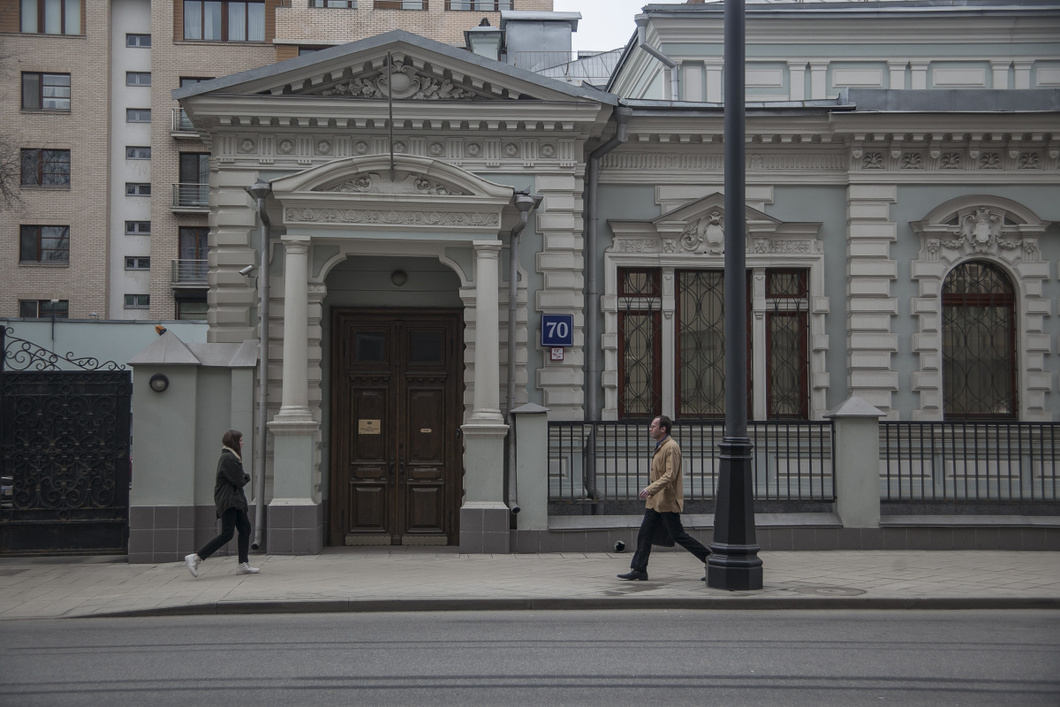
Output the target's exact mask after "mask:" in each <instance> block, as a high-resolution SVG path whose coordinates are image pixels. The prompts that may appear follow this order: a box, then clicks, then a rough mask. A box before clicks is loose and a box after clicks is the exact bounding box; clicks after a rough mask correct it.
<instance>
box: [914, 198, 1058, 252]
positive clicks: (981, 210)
mask: <svg viewBox="0 0 1060 707" xmlns="http://www.w3.org/2000/svg"><path fill="white" fill-rule="evenodd" d="M1004 226H1005V211H1003V210H999V209H991V208H990V207H986V206H973V207H971V208H968V209H962V210H961V211H959V212H958V214H957V229H956V230H954V231H952V234H953V235H954V236H955V237H954V238H931V239H928V240H927V242H926V243H925V244H924V246H925V249H926V251H927V253H929V254H930V255H931V256H932V257H933V258H938V257H939V254H940V253H941V251H942V250H943V249H946V250H950V251H958V252H962V253H980V254H981V253H989V254H995V255H996V254H999V253H1000V252H1001V251H1009V252H1012V251H1017V250H1021V251H1023V254H1024V256H1025V257H1027V258H1031V259H1034V258H1036V257H1037V255H1038V244H1037V240H1036V239H1031V238H1005V237H1004V236H1003V232H1002V229H1003V228H1004Z"/></svg>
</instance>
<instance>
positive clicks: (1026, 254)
mask: <svg viewBox="0 0 1060 707" xmlns="http://www.w3.org/2000/svg"><path fill="white" fill-rule="evenodd" d="M910 225H911V226H912V227H913V231H914V232H915V233H917V234H918V235H919V236H920V238H921V248H920V260H922V261H925V262H938V261H943V262H946V263H956V262H958V261H960V260H963V259H965V258H968V257H972V256H984V255H985V256H992V257H996V258H1000V259H1002V260H1005V261H1007V262H1010V263H1012V262H1016V261H1020V262H1025V263H1035V262H1040V261H1041V259H1042V254H1041V250H1040V249H1039V246H1038V240H1039V238H1040V237H1041V235H1042V234H1043V233H1044V232H1045V229H1046V227H1047V226H1048V225H1049V222H1047V221H1042V220H1041V219H1039V218H1038V217H1037V216H1036V215H1035V214H1034V213H1033V212H1031V211H1030V210H1029V209H1027V208H1026V207H1024V206H1022V205H1021V204H1018V203H1016V202H1013V201H1010V200H1007V199H1000V198H998V197H991V196H969V197H963V198H961V199H957V200H954V201H951V202H947V204H943V205H942V206H940V207H939V208H937V209H935V210H934V211H932V212H931V213H930V214H928V217H927V218H925V219H924V220H923V221H915V222H913V223H911V224H910Z"/></svg>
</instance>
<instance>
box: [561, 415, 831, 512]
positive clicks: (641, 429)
mask: <svg viewBox="0 0 1060 707" xmlns="http://www.w3.org/2000/svg"><path fill="white" fill-rule="evenodd" d="M748 436H749V437H750V438H751V443H752V445H753V449H752V452H751V455H752V464H751V466H752V474H753V476H754V497H755V499H756V500H757V501H818V502H832V501H834V500H835V468H834V465H833V460H834V458H835V453H834V452H835V448H834V435H833V430H832V422H831V421H830V420H825V421H805V420H799V421H790V422H786V421H762V422H751V423H748ZM673 437H674V439H675V440H677V442H678V444H680V445H681V452H682V460H683V473H684V492H685V502H686V504H689V503H695V502H697V501H712V500H713V499H714V498H715V497H716V492H717V487H718V468H719V464H720V452H719V449H718V445H719V444H720V443H721V441H722V438H723V437H724V423H723V422H722V421H720V420H719V421H717V422H713V421H704V422H683V423H674V429H673ZM654 447H655V442H654V441H652V440H651V438H649V437H648V422H647V421H637V422H634V421H620V422H600V421H594V422H550V423H549V457H548V458H549V501H550V502H552V503H560V504H562V503H565V502H566V503H576V504H606V503H608V502H626V501H636V500H637V493H638V492H639V491H640V490H641V489H642V488H644V487H645V486H647V485H648V477H649V465H650V463H651V456H652V452H653V450H654Z"/></svg>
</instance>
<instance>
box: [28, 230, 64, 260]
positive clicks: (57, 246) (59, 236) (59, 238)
mask: <svg viewBox="0 0 1060 707" xmlns="http://www.w3.org/2000/svg"><path fill="white" fill-rule="evenodd" d="M18 261H19V262H20V263H35V264H67V263H69V262H70V227H69V226H22V227H21V228H20V229H19V254H18Z"/></svg>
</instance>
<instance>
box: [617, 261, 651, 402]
mask: <svg viewBox="0 0 1060 707" xmlns="http://www.w3.org/2000/svg"><path fill="white" fill-rule="evenodd" d="M619 301H620V304H619V314H618V327H619V341H618V356H619V360H620V361H621V364H620V370H619V381H620V382H619V394H618V410H619V415H620V416H622V417H645V418H647V417H652V416H654V415H658V414H659V413H660V412H661V409H660V408H661V405H662V372H661V371H662V369H661V359H662V348H661V340H662V337H661V335H660V319H659V313H660V312H661V311H662V306H661V288H660V284H659V271H658V270H657V269H627V270H621V271H620V272H619Z"/></svg>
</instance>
